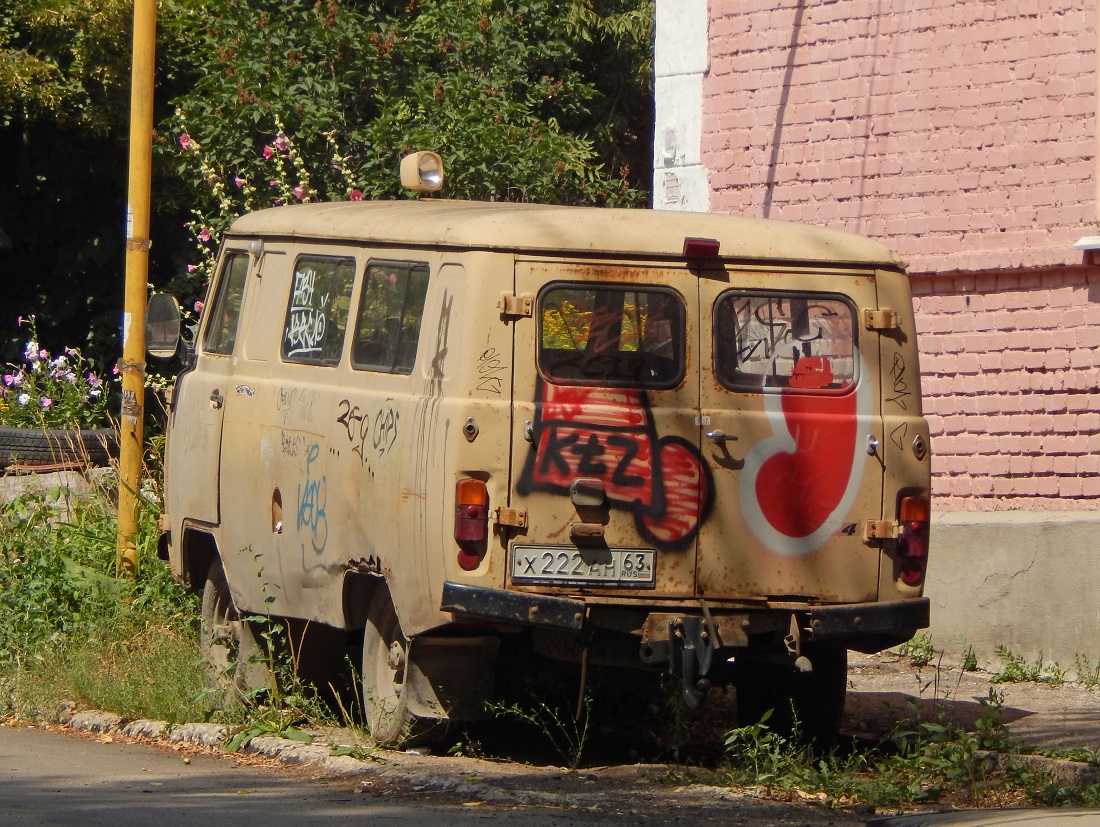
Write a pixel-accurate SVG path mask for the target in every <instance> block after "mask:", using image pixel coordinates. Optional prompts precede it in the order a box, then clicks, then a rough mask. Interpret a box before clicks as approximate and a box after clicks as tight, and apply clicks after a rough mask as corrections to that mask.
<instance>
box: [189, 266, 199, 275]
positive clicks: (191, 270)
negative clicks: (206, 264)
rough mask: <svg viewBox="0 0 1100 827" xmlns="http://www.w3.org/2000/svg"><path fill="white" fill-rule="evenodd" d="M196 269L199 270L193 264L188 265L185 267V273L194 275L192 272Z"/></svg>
mask: <svg viewBox="0 0 1100 827" xmlns="http://www.w3.org/2000/svg"><path fill="white" fill-rule="evenodd" d="M198 269H199V268H198V267H196V266H195V265H194V264H188V265H187V272H188V273H194V272H195V271H196V270H198Z"/></svg>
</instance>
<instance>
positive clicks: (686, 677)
mask: <svg viewBox="0 0 1100 827" xmlns="http://www.w3.org/2000/svg"><path fill="white" fill-rule="evenodd" d="M709 614H710V613H709V612H708V613H707V615H708V616H707V617H690V616H689V617H674V618H672V619H671V620H669V621H668V639H667V640H655V641H653V642H652V643H647V644H643V646H642V649H641V653H640V655H641V659H642V661H643V662H644V663H661V662H662V661H667V663H668V671H669V674H671V675H675V676H677V677H678V678H680V681H681V690H680V691H681V694H682V695H683V698H684V703H685V704H686V705H687V707H688V709H691V710H698V709H701V708H702V706H703V703H704V702H705V701H706V697H707V690H708V689H710V687H711V681H710V679H709V678H708V677H707V676H708V675H709V674H710V670H711V666H712V664H713V663H714V653H715V652H716V651H717V650H718V648H719V647H720V646H721V641H720V639H719V637H718V631H717V627H716V626H715V625H714V623H713V621H712V620H711V618H710V617H709Z"/></svg>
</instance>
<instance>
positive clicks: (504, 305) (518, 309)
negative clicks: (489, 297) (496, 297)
mask: <svg viewBox="0 0 1100 827" xmlns="http://www.w3.org/2000/svg"><path fill="white" fill-rule="evenodd" d="M497 307H498V308H500V313H501V315H502V316H532V315H534V312H535V297H534V296H532V295H531V294H530V293H524V294H523V295H522V296H513V295H509V294H508V293H505V294H504V295H503V296H501V297H500V301H499V302H497Z"/></svg>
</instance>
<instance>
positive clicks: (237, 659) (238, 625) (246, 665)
mask: <svg viewBox="0 0 1100 827" xmlns="http://www.w3.org/2000/svg"><path fill="white" fill-rule="evenodd" d="M199 649H200V651H201V652H202V656H203V662H204V666H205V671H206V678H207V682H208V683H209V684H210V686H211V687H212V688H213V689H215V690H216V691H218V692H220V693H221V697H220V698H219V699H218V700H219V702H220V703H222V704H225V703H227V702H232V701H233V700H240V701H244V702H245V703H248V702H250V701H251V700H252V699H253V698H254V697H255V696H256V694H257V693H259V692H262V691H263V690H265V689H271V688H272V687H273V686H274V677H273V675H272V672H271V668H270V665H269V658H268V656H267V650H266V648H265V647H264V646H263V644H262V643H261V638H260V636H259V635H258V634H257V631H256V626H255V624H254V623H252V622H250V621H248V620H246V619H242V618H241V616H240V613H239V612H238V611H237V607H236V606H234V605H233V596H232V595H231V594H230V592H229V583H228V581H227V580H226V579H225V569H224V568H222V563H221V560H220V559H218V558H217V557H215V558H214V562H213V563H211V564H210V570H209V571H208V572H207V574H206V585H205V586H204V587H203V590H202V617H201V622H200V630H199Z"/></svg>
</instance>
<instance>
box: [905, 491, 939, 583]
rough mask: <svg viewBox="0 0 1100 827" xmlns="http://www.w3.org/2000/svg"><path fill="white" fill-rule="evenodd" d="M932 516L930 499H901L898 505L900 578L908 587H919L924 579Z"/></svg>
mask: <svg viewBox="0 0 1100 827" xmlns="http://www.w3.org/2000/svg"><path fill="white" fill-rule="evenodd" d="M930 515H931V508H930V505H929V501H928V497H923V496H911V497H902V498H901V502H900V503H899V505H898V555H899V556H900V557H901V571H900V577H901V580H902V582H903V583H905V585H907V586H916V585H919V584H920V582H921V581H922V580H923V579H924V568H925V564H926V562H927V560H928V526H929V520H930Z"/></svg>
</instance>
